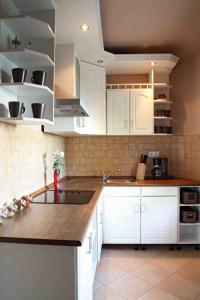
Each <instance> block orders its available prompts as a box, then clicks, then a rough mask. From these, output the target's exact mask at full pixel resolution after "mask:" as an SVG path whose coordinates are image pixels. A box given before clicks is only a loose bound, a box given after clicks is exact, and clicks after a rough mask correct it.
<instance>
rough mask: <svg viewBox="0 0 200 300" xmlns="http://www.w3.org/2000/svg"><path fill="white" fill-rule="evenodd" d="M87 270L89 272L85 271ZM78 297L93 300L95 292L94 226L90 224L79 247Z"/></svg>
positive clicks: (83, 299) (81, 299) (82, 299)
mask: <svg viewBox="0 0 200 300" xmlns="http://www.w3.org/2000/svg"><path fill="white" fill-rule="evenodd" d="M85 270H87V272H86V271H85ZM77 280H78V299H80V300H92V294H93V259H92V228H91V226H90V228H89V230H88V232H87V234H86V237H85V240H84V242H83V245H82V246H81V247H78V279H77Z"/></svg>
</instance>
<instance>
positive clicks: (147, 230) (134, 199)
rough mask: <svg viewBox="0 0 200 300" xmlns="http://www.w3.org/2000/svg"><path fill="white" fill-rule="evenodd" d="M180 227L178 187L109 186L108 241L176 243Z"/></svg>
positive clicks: (106, 200)
mask: <svg viewBox="0 0 200 300" xmlns="http://www.w3.org/2000/svg"><path fill="white" fill-rule="evenodd" d="M141 195H142V196H141ZM177 228H178V188H176V187H175V188H174V187H169V188H168V187H163V188H162V187H158V189H157V187H150V188H145V187H144V188H136V187H105V191H104V243H107V244H140V243H142V244H175V243H177V241H178V239H177Z"/></svg>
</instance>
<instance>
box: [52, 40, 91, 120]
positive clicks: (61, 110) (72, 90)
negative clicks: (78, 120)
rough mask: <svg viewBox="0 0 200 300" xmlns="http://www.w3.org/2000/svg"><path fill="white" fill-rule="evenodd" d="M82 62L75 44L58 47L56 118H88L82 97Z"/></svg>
mask: <svg viewBox="0 0 200 300" xmlns="http://www.w3.org/2000/svg"><path fill="white" fill-rule="evenodd" d="M80 75H81V74H80V61H79V59H78V56H77V53H76V50H75V47H74V45H73V44H69V45H67V44H59V45H56V52H55V117H87V116H89V115H88V113H87V111H86V109H85V108H84V105H83V101H82V98H79V97H80V96H79V95H80Z"/></svg>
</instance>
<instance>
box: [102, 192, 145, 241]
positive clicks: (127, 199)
mask: <svg viewBox="0 0 200 300" xmlns="http://www.w3.org/2000/svg"><path fill="white" fill-rule="evenodd" d="M112 191H113V193H112ZM131 192H132V193H131ZM138 192H139V189H138V188H136V190H134V188H131V189H130V188H123V187H122V188H119V187H116V188H115V187H113V188H107V190H106V191H105V192H104V243H108V244H137V243H140V197H139V196H137V194H138ZM112 194H113V196H111V195H112ZM122 194H123V195H124V196H122ZM131 194H132V195H131Z"/></svg>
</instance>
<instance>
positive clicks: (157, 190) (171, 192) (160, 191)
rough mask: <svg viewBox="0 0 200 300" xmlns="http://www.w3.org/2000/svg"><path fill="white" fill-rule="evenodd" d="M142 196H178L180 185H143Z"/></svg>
mask: <svg viewBox="0 0 200 300" xmlns="http://www.w3.org/2000/svg"><path fill="white" fill-rule="evenodd" d="M142 196H144V197H152V196H178V187H174V186H156V187H143V188H142Z"/></svg>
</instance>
